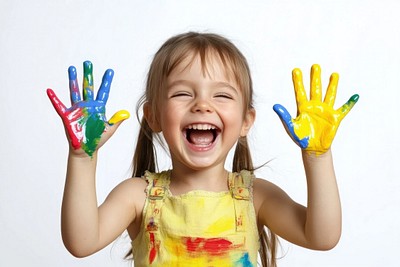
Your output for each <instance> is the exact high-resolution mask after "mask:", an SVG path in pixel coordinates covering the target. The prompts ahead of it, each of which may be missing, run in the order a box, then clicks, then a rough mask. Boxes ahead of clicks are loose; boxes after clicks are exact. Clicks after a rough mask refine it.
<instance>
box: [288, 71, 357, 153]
mask: <svg viewBox="0 0 400 267" xmlns="http://www.w3.org/2000/svg"><path fill="white" fill-rule="evenodd" d="M292 74H293V85H294V89H295V94H296V102H297V111H298V115H297V117H296V118H294V119H292V122H293V128H294V132H295V134H296V135H297V136H298V137H299V139H303V138H306V137H308V146H307V148H305V150H306V151H308V152H313V153H315V154H322V153H325V152H326V151H327V150H328V149H329V148H330V146H331V144H332V142H333V139H334V137H335V135H336V131H337V129H338V127H339V124H340V122H341V121H342V120H343V118H344V117H345V116H346V115H347V113H348V112H349V111H350V110H351V108H352V107H353V106H354V105H355V103H356V102H357V100H358V95H354V96H352V97H351V98H350V100H349V101H348V102H347V103H346V104H344V105H343V106H342V107H341V108H339V109H337V110H335V109H334V108H333V105H334V103H335V98H336V91H337V85H338V81H339V75H338V74H337V73H333V74H332V75H331V78H330V81H329V85H328V88H327V91H326V95H325V98H324V101H322V90H321V88H322V85H321V69H320V67H319V65H316V64H315V65H313V66H312V68H311V77H310V80H311V82H310V99H307V95H306V92H305V89H304V85H303V78H302V73H301V70H300V69H294V70H293V72H292Z"/></svg>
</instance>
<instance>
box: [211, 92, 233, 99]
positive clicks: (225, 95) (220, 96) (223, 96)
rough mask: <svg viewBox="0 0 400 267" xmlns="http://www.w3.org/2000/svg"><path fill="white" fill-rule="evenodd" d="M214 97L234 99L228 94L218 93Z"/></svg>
mask: <svg viewBox="0 0 400 267" xmlns="http://www.w3.org/2000/svg"><path fill="white" fill-rule="evenodd" d="M214 97H217V98H226V99H234V98H233V96H232V95H230V94H227V93H218V94H216V95H215V96H214Z"/></svg>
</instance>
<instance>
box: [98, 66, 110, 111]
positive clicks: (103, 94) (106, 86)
mask: <svg viewBox="0 0 400 267" xmlns="http://www.w3.org/2000/svg"><path fill="white" fill-rule="evenodd" d="M113 77H114V71H113V70H112V69H108V70H106V72H105V73H104V75H103V80H102V82H101V85H100V89H99V91H98V92H97V97H96V100H97V101H101V102H104V104H105V103H107V100H108V95H109V93H110V87H111V83H112V80H113Z"/></svg>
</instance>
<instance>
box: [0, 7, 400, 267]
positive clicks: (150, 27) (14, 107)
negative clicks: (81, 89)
mask: <svg viewBox="0 0 400 267" xmlns="http://www.w3.org/2000/svg"><path fill="white" fill-rule="evenodd" d="M399 13H400V2H399V1H395V0H393V1H384V0H379V1H378V0H376V1H371V0H370V1H367V0H364V1H361V0H360V1H344V0H343V1H322V0H321V1H317V0H313V1H311V0H309V1H295V0H292V1H282V0H275V1H228V0H226V1H208V0H202V1H160V0H159V1H128V0H126V1H94V0H86V1H76V0H64V1H48V0H35V1H28V0H25V1H21V0H19V1H18V0H1V1H0V37H1V39H0V90H1V91H0V92H1V96H0V98H1V101H0V115H1V118H2V119H1V126H0V127H1V131H0V141H1V145H0V152H1V153H0V265H1V266H97V267H105V266H129V263H128V262H124V261H123V260H121V258H122V257H123V255H124V253H125V252H126V250H127V249H128V247H129V240H128V239H127V237H125V236H123V237H121V238H120V239H118V240H117V242H116V243H114V244H113V245H110V246H109V247H107V248H105V249H103V250H102V251H101V252H98V253H97V254H95V255H93V256H90V257H88V258H85V259H75V258H73V257H72V256H71V255H70V254H69V253H68V252H67V251H66V249H65V248H64V247H63V244H62V240H61V237H60V206H61V198H62V193H63V185H64V177H65V170H66V157H67V142H66V139H65V134H64V129H63V127H62V124H61V120H60V119H59V118H58V116H57V114H56V112H55V111H54V110H53V107H52V106H51V104H50V102H49V100H48V99H47V96H46V94H45V89H46V88H53V89H54V90H55V91H56V92H57V94H58V95H59V97H60V99H62V100H63V101H64V102H65V103H66V104H68V101H69V95H68V76H67V68H68V66H70V65H75V66H76V67H77V69H78V73H79V78H81V77H82V76H81V74H82V62H83V61H84V60H91V61H92V62H93V64H94V75H95V87H96V88H97V87H98V85H99V84H100V81H101V77H102V75H103V72H104V70H105V69H106V68H113V69H114V70H115V76H114V82H113V86H112V90H111V94H110V99H109V102H108V105H107V107H108V112H107V114H108V115H109V116H110V115H112V114H113V113H114V112H115V111H117V110H119V109H122V108H124V109H128V110H129V111H130V112H131V114H132V115H134V110H135V104H136V101H137V100H138V98H139V96H140V94H141V93H142V90H143V86H144V81H145V78H146V72H147V70H148V66H149V63H150V61H151V59H152V56H153V55H154V53H155V52H156V50H157V49H158V48H159V46H160V45H161V44H162V43H163V42H164V41H165V40H166V39H167V38H169V37H170V36H172V35H174V34H177V33H181V32H186V31H189V30H192V31H207V32H216V33H219V34H222V35H224V36H226V37H228V38H229V39H231V40H232V41H233V42H234V43H235V44H236V45H237V46H238V47H239V48H240V49H241V50H242V52H243V53H244V54H245V56H246V57H247V58H248V60H249V63H250V67H251V69H252V74H253V79H254V88H255V105H256V109H257V112H258V113H257V115H258V116H257V120H256V124H255V126H254V128H253V130H252V132H251V134H250V142H251V146H252V152H253V154H254V159H255V161H256V164H262V163H264V162H265V161H268V160H272V161H271V162H270V163H269V164H268V166H269V167H265V168H263V169H260V170H259V171H258V173H257V175H258V176H259V177H263V178H266V179H268V180H271V181H273V182H274V183H276V184H278V185H279V186H281V187H282V188H283V189H284V190H285V191H287V192H288V194H289V195H291V196H292V197H293V198H294V199H295V200H297V201H299V202H301V203H303V204H304V203H305V201H306V188H305V177H304V173H303V169H302V162H301V157H300V152H299V149H298V148H297V147H296V146H295V145H294V144H293V143H292V142H291V140H290V138H288V137H287V136H286V133H285V131H284V129H283V127H282V125H281V123H280V121H279V119H278V117H277V116H276V115H275V114H274V112H273V111H272V105H273V104H275V103H281V104H283V105H285V106H286V107H287V109H288V110H289V111H291V113H292V114H293V115H294V113H295V110H296V106H295V101H294V94H293V89H292V81H291V70H292V69H293V68H294V67H299V68H301V69H302V70H303V76H304V78H305V84H307V85H308V77H309V69H310V67H311V65H312V64H313V63H319V64H320V65H321V68H322V73H323V77H322V79H323V82H324V84H323V85H324V86H326V85H327V81H328V79H329V75H330V74H331V73H332V72H338V73H339V74H340V82H339V90H338V96H337V102H336V105H335V107H337V108H338V107H340V106H341V105H342V104H343V103H344V102H346V101H347V99H348V98H349V97H350V96H351V95H352V94H354V93H358V94H360V101H359V103H357V105H356V106H355V107H354V109H353V110H352V111H351V112H350V114H349V115H348V116H347V117H346V119H345V120H344V121H343V122H342V125H341V127H340V128H339V131H338V134H337V137H336V139H335V141H334V144H333V153H334V159H335V167H336V173H337V179H338V183H339V187H340V192H341V198H342V205H343V234H342V238H341V241H340V243H339V244H338V245H337V247H336V248H335V249H333V250H331V251H328V252H317V251H310V250H307V249H304V248H300V247H297V246H295V245H291V244H289V243H286V242H282V254H284V257H283V258H282V259H281V260H279V265H280V266H395V265H396V264H398V261H399V260H398V256H397V255H398V250H399V248H400V241H399V240H400V229H399V228H400V216H399V207H398V206H399V204H400V194H399V189H400V172H399V167H398V164H399V162H400V157H399V155H398V151H399V149H400V146H399V137H400V134H399V126H398V116H397V113H398V107H399V105H398V101H399V98H400V88H399V84H400V17H399ZM137 131H138V123H137V121H136V119H135V118H134V116H132V118H131V119H129V120H128V121H126V122H125V123H124V124H123V125H122V126H121V127H120V129H119V130H118V132H117V133H116V135H115V136H114V137H113V138H112V139H111V140H110V142H109V143H108V144H107V145H106V146H105V147H104V148H102V151H101V152H100V159H99V164H98V176H97V186H98V199H99V202H101V201H103V200H104V198H105V197H106V195H107V194H108V192H109V191H110V190H111V189H112V188H113V187H114V186H115V185H116V184H118V183H119V182H120V181H122V180H123V179H125V178H127V177H129V176H130V174H129V172H130V171H129V168H130V162H131V158H132V155H133V149H134V143H135V137H136V134H137ZM161 166H162V167H165V168H167V167H169V163H168V159H167V158H165V157H162V162H161Z"/></svg>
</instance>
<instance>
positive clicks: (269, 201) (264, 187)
mask: <svg viewBox="0 0 400 267" xmlns="http://www.w3.org/2000/svg"><path fill="white" fill-rule="evenodd" d="M253 197H254V208H255V210H256V212H257V213H258V211H259V210H260V207H261V206H267V207H277V206H278V205H280V204H281V203H285V202H287V201H291V199H290V197H289V196H288V195H287V194H286V192H285V191H283V190H282V189H281V188H280V187H279V186H277V185H276V184H274V183H272V182H270V181H267V180H265V179H263V178H255V179H254V182H253Z"/></svg>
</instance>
